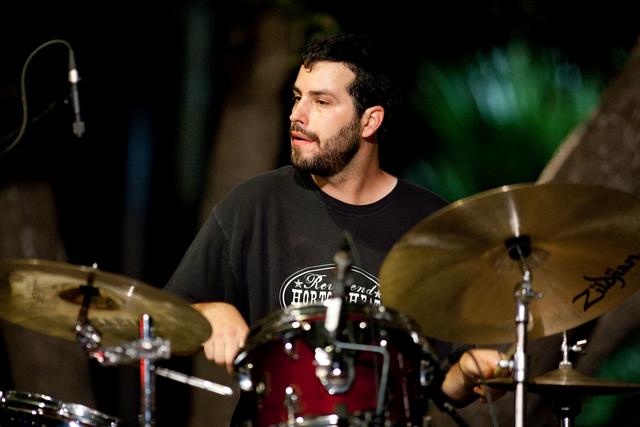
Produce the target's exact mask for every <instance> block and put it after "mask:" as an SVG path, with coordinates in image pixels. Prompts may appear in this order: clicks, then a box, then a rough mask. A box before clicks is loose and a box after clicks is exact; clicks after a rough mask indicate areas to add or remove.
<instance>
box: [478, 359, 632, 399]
mask: <svg viewBox="0 0 640 427" xmlns="http://www.w3.org/2000/svg"><path fill="white" fill-rule="evenodd" d="M487 385H489V386H491V387H494V388H499V389H503V390H504V389H506V390H514V389H515V383H514V381H513V380H512V379H511V378H493V379H490V380H487ZM527 390H529V391H531V392H534V393H540V394H543V393H550V394H559V393H566V394H575V395H588V396H595V395H603V394H623V393H636V392H639V391H640V384H635V383H627V382H623V381H612V380H607V379H603V378H593V377H590V376H588V375H585V374H583V373H581V372H579V371H576V370H575V369H573V367H571V366H570V365H568V366H564V365H563V366H560V368H558V369H555V370H553V371H550V372H547V373H546V374H542V375H540V376H538V377H535V378H533V379H531V380H530V381H528V383H527Z"/></svg>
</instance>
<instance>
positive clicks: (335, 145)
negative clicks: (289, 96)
mask: <svg viewBox="0 0 640 427" xmlns="http://www.w3.org/2000/svg"><path fill="white" fill-rule="evenodd" d="M354 79H355V74H354V73H353V71H351V70H349V69H348V68H347V67H346V66H345V65H344V64H342V63H339V62H327V61H321V62H316V63H315V64H313V65H312V67H311V68H305V67H304V66H302V67H300V70H299V72H298V77H297V79H296V82H295V84H294V86H293V101H294V103H293V107H292V109H291V115H290V116H289V119H290V120H291V132H290V135H291V160H292V162H293V164H294V166H296V167H297V168H299V169H302V170H305V171H307V172H310V173H313V174H316V175H320V176H332V175H335V174H336V173H338V172H340V171H342V170H343V169H344V167H345V166H346V165H347V164H348V163H349V162H350V161H351V159H352V158H353V156H354V155H355V154H356V153H357V151H358V148H359V147H360V135H361V127H360V120H359V119H358V118H357V117H356V109H355V105H354V102H353V98H352V96H351V95H350V94H349V91H348V87H349V85H350V84H351V83H352V82H353V80H354Z"/></svg>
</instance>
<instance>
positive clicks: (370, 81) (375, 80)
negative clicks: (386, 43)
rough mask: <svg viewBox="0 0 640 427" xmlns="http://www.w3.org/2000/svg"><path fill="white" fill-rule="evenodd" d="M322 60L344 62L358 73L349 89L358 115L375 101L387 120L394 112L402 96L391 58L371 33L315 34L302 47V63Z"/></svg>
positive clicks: (306, 65)
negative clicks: (384, 52)
mask: <svg viewBox="0 0 640 427" xmlns="http://www.w3.org/2000/svg"><path fill="white" fill-rule="evenodd" d="M320 61H329V62H342V63H344V64H345V66H346V67H347V68H349V69H350V70H351V71H353V73H354V74H355V76H356V77H355V79H354V81H353V83H352V84H351V85H350V86H349V87H348V88H347V89H348V91H349V94H350V95H351V96H352V97H353V99H354V105H355V108H356V113H357V115H358V117H361V116H362V114H363V113H364V111H365V110H366V109H367V108H369V107H372V106H374V105H381V106H382V107H383V108H384V110H385V121H389V120H391V119H392V118H393V116H395V113H396V108H397V104H398V98H399V97H398V92H397V90H396V89H395V87H394V85H393V81H392V77H391V73H390V71H389V69H388V64H387V63H388V58H385V57H384V55H383V53H382V51H381V50H380V49H379V47H377V46H375V45H374V43H373V41H372V40H371V38H370V37H368V36H366V35H357V34H334V35H323V36H320V37H316V38H314V39H312V40H311V41H310V43H309V44H308V45H307V47H306V49H305V50H304V51H303V53H302V65H303V66H304V67H305V68H308V69H311V68H312V67H313V64H315V63H316V62H320ZM380 130H381V131H382V130H384V128H381V129H380Z"/></svg>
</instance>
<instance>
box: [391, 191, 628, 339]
mask: <svg viewBox="0 0 640 427" xmlns="http://www.w3.org/2000/svg"><path fill="white" fill-rule="evenodd" d="M514 238H518V239H519V240H518V242H519V243H520V247H521V248H523V247H524V255H527V256H526V257H525V261H526V264H527V265H528V269H529V270H530V272H531V273H532V288H533V290H534V291H539V292H542V293H543V296H542V298H540V299H534V300H532V301H531V302H530V304H529V313H530V316H529V317H530V321H529V324H528V326H529V337H530V338H539V337H542V336H547V335H551V334H555V333H558V332H561V331H563V330H567V329H570V328H573V327H575V326H578V325H580V324H582V323H584V322H586V321H588V320H591V319H594V318H596V317H598V316H600V315H601V314H603V313H604V312H605V311H607V310H609V309H611V308H612V307H615V306H617V305H619V304H621V303H622V302H623V301H625V300H626V299H627V298H629V296H631V295H632V294H633V293H634V292H636V291H637V290H638V288H639V287H640V200H639V199H637V198H635V197H634V196H632V195H630V194H626V193H621V192H618V191H614V190H610V189H605V188H603V187H596V186H587V185H579V184H559V183H548V184H539V185H533V184H519V185H514V186H504V187H500V188H497V189H494V190H490V191H487V192H484V193H480V194H478V195H475V196H471V197H469V198H466V199H462V200H459V201H457V202H455V203H452V204H451V205H449V206H446V207H444V208H443V209H440V210H439V211H437V212H435V213H433V214H432V215H430V216H428V217H427V218H425V219H423V220H422V221H421V222H420V223H419V224H418V225H416V226H415V227H414V228H412V229H411V230H409V231H408V232H407V233H406V234H405V235H403V236H402V237H401V238H400V239H399V240H398V242H396V244H395V245H394V247H393V248H392V249H391V251H390V252H389V254H388V255H387V257H386V258H385V260H384V261H383V264H382V267H381V272H380V283H381V291H382V301H383V303H384V304H385V305H386V306H388V307H391V308H394V309H396V310H398V311H401V312H403V313H405V314H407V315H408V316H410V317H412V318H413V319H415V320H416V321H417V322H418V323H419V324H420V326H421V327H422V330H423V332H424V333H425V335H427V336H432V337H435V338H440V339H443V340H448V341H455V342H465V343H482V344H498V343H507V342H513V340H514V337H515V320H514V318H515V314H514V313H515V308H514V307H515V303H514V297H513V293H514V289H515V287H516V285H517V284H518V283H520V282H522V279H523V274H522V268H521V264H520V263H519V262H518V261H517V260H514V259H513V257H512V256H511V255H510V251H509V250H508V249H507V242H510V243H513V239H514ZM527 243H528V244H527ZM512 252H513V251H512ZM527 252H530V253H528V254H527ZM513 254H515V252H513ZM513 254H512V255H513Z"/></svg>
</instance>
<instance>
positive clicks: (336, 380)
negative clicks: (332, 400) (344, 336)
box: [314, 347, 355, 395]
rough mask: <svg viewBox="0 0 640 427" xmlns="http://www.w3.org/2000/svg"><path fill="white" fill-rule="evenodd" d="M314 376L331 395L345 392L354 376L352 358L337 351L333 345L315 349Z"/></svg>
mask: <svg viewBox="0 0 640 427" xmlns="http://www.w3.org/2000/svg"><path fill="white" fill-rule="evenodd" d="M314 365H316V377H318V379H319V380H320V384H322V385H323V387H324V388H325V390H327V392H328V393H329V394H331V395H334V394H341V393H345V392H347V391H348V390H349V389H350V388H351V385H352V384H353V380H354V378H355V371H354V366H353V359H352V358H351V357H348V356H342V355H341V354H340V353H337V352H336V351H335V349H334V348H333V347H327V348H325V349H323V348H319V347H317V348H316V350H315V361H314Z"/></svg>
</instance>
